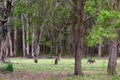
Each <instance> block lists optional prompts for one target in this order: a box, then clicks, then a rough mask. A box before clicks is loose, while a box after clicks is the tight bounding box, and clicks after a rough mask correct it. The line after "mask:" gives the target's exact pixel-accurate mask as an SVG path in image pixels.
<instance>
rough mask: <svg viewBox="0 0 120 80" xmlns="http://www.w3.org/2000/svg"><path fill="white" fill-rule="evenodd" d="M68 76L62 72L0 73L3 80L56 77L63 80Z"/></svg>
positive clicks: (30, 79)
mask: <svg viewBox="0 0 120 80" xmlns="http://www.w3.org/2000/svg"><path fill="white" fill-rule="evenodd" d="M67 76H68V75H67V74H66V73H65V72H62V71H32V70H31V71H30V70H16V71H14V72H11V73H4V74H3V73H0V77H1V78H3V79H4V80H48V79H49V78H52V77H53V78H54V77H57V78H58V79H62V80H63V79H65V78H66V77H67Z"/></svg>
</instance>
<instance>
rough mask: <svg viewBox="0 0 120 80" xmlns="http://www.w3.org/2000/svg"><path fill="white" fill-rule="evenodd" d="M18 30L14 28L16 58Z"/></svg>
mask: <svg viewBox="0 0 120 80" xmlns="http://www.w3.org/2000/svg"><path fill="white" fill-rule="evenodd" d="M16 45H17V29H16V28H15V27H14V52H13V53H14V56H15V57H16V52H17V48H16V47H17V46H16Z"/></svg>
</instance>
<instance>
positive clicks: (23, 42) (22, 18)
mask: <svg viewBox="0 0 120 80" xmlns="http://www.w3.org/2000/svg"><path fill="white" fill-rule="evenodd" d="M21 20H22V46H23V47H22V48H23V56H24V57H25V54H26V53H25V51H26V47H25V26H24V17H23V15H21Z"/></svg>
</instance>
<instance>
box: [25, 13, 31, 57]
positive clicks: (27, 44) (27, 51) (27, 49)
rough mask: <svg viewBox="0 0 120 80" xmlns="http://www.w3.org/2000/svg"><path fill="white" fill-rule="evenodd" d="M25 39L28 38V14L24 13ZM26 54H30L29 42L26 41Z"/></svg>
mask: <svg viewBox="0 0 120 80" xmlns="http://www.w3.org/2000/svg"><path fill="white" fill-rule="evenodd" d="M26 27H27V29H26V39H27V40H28V39H29V23H28V15H26ZM26 53H27V54H26V55H27V56H30V52H29V42H27V43H26Z"/></svg>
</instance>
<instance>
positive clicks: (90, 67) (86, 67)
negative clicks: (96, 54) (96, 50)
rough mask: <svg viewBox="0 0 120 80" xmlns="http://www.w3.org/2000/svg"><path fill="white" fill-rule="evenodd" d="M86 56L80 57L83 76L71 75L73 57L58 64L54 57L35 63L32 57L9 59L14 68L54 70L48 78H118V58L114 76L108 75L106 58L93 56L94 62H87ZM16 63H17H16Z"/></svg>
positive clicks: (119, 67)
mask: <svg viewBox="0 0 120 80" xmlns="http://www.w3.org/2000/svg"><path fill="white" fill-rule="evenodd" d="M87 60H88V59H87V58H83V59H82V69H83V73H84V76H83V77H81V76H73V75H72V74H73V73H74V59H61V61H60V62H59V64H58V65H54V59H39V61H38V63H37V64H35V63H34V62H33V59H25V58H13V59H11V61H12V62H14V63H16V64H14V69H15V70H16V69H20V70H33V71H38V72H44V71H50V72H51V73H52V71H54V73H56V74H54V75H53V76H51V77H50V78H49V80H61V79H60V77H61V75H64V74H67V75H70V76H67V77H65V79H64V80H120V76H119V75H120V73H119V72H120V59H118V65H117V72H118V75H116V76H108V75H107V73H106V71H107V64H108V59H107V58H95V60H96V62H95V63H94V64H87ZM17 63H18V64H17Z"/></svg>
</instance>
